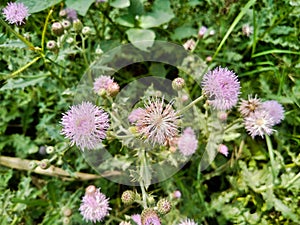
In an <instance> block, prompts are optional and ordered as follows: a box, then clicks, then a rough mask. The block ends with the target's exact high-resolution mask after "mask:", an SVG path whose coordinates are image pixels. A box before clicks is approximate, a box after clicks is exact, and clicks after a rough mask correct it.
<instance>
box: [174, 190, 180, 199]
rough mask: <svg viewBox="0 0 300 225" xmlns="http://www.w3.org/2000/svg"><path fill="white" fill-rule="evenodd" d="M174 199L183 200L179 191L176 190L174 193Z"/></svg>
mask: <svg viewBox="0 0 300 225" xmlns="http://www.w3.org/2000/svg"><path fill="white" fill-rule="evenodd" d="M172 197H173V198H181V192H180V191H179V190H176V191H174V192H173V193H172Z"/></svg>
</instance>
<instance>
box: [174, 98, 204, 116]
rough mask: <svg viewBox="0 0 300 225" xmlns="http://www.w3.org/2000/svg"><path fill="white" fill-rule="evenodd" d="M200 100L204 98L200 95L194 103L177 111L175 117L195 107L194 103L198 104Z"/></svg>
mask: <svg viewBox="0 0 300 225" xmlns="http://www.w3.org/2000/svg"><path fill="white" fill-rule="evenodd" d="M202 99H204V96H203V95H201V96H200V97H198V98H196V99H195V100H194V101H192V102H191V103H190V104H188V105H187V106H185V107H184V108H183V109H181V110H179V111H178V112H177V113H176V115H177V116H179V115H182V114H183V113H184V112H185V111H187V110H189V109H190V108H191V107H193V105H195V104H196V103H198V102H200V101H201V100H202Z"/></svg>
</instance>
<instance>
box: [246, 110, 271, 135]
mask: <svg viewBox="0 0 300 225" xmlns="http://www.w3.org/2000/svg"><path fill="white" fill-rule="evenodd" d="M244 124H245V128H246V130H247V132H248V133H249V134H250V135H251V137H252V138H254V137H255V136H257V135H259V136H261V137H262V138H263V137H264V135H265V134H267V135H271V134H272V133H273V132H274V130H273V129H272V126H273V125H274V120H273V119H272V117H271V116H270V114H269V113H268V112H266V111H264V110H258V111H255V112H254V113H252V114H250V115H249V116H248V117H246V118H245V120H244Z"/></svg>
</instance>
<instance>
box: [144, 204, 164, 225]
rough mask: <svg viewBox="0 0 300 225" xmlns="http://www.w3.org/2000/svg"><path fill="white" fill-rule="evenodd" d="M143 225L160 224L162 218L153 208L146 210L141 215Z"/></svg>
mask: <svg viewBox="0 0 300 225" xmlns="http://www.w3.org/2000/svg"><path fill="white" fill-rule="evenodd" d="M141 220H142V225H146V224H160V218H159V217H158V215H157V213H156V211H155V210H154V209H152V208H146V209H144V210H143V212H142V214H141Z"/></svg>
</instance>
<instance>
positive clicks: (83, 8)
mask: <svg viewBox="0 0 300 225" xmlns="http://www.w3.org/2000/svg"><path fill="white" fill-rule="evenodd" d="M94 2H95V0H66V5H67V7H68V8H71V9H75V10H76V11H77V12H78V14H79V15H81V16H85V15H86V13H87V11H88V9H89V8H90V6H91V5H92V4H93V3H94Z"/></svg>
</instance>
